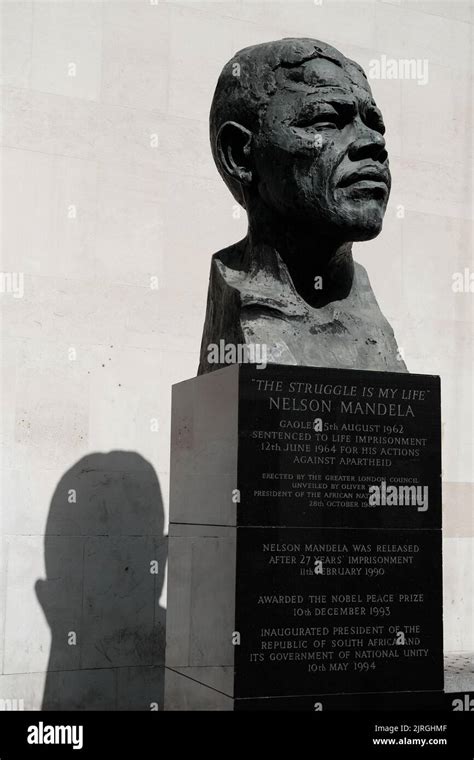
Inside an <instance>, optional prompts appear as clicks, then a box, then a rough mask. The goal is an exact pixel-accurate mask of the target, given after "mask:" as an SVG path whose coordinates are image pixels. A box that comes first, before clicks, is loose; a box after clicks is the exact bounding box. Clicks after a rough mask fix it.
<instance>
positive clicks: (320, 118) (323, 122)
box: [294, 113, 341, 129]
mask: <svg viewBox="0 0 474 760" xmlns="http://www.w3.org/2000/svg"><path fill="white" fill-rule="evenodd" d="M294 126H295V127H300V128H302V129H305V128H308V127H316V128H317V129H338V128H339V127H340V126H341V117H340V116H339V115H338V114H337V113H320V114H313V115H308V116H302V117H301V118H299V119H297V121H296V122H295V123H294Z"/></svg>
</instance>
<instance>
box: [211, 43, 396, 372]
mask: <svg viewBox="0 0 474 760" xmlns="http://www.w3.org/2000/svg"><path fill="white" fill-rule="evenodd" d="M384 131H385V128H384V124H383V119H382V114H381V112H380V110H379V109H378V108H377V106H376V104H375V101H374V98H373V96H372V93H371V90H370V87H369V84H368V81H367V78H366V76H365V74H364V72H363V70H362V68H361V67H360V66H359V65H358V64H357V63H354V62H353V61H351V60H349V59H348V58H346V57H345V56H344V55H342V53H340V52H339V51H338V50H336V49H335V48H333V47H331V46H330V45H327V44H325V43H323V42H319V41H317V40H312V39H293V38H289V39H283V40H279V41H275V42H267V43H263V44H261V45H255V46H252V47H248V48H245V49H244V50H241V51H240V52H239V53H237V54H236V55H235V56H234V58H232V60H230V61H229V62H228V63H227V64H226V66H225V67H224V69H223V71H222V73H221V75H220V77H219V81H218V83H217V87H216V91H215V94H214V99H213V103H212V108H211V114H210V137H211V146H212V152H213V156H214V160H215V162H216V165H217V168H218V170H219V172H220V174H221V176H222V177H223V179H224V181H225V183H226V185H227V187H228V188H229V190H230V191H231V193H232V194H233V196H234V198H235V199H236V200H237V201H238V203H239V204H241V205H242V206H243V207H244V208H245V210H246V212H247V215H248V233H247V235H246V237H245V238H244V239H243V240H241V241H240V242H239V243H236V244H235V245H232V246H230V247H229V248H226V249H224V250H222V251H219V252H218V253H216V254H215V255H214V256H213V258H212V264H211V274H210V282H209V292H208V301H207V311H206V318H205V324H204V330H203V337H202V345H201V357H200V364H199V370H198V374H202V373H205V372H209V371H212V370H214V369H218V368H219V367H222V366H223V363H222V362H216V361H210V360H209V347H210V346H211V345H216V344H218V343H219V342H222V341H223V342H224V343H225V344H231V345H233V346H236V345H243V346H251V345H260V346H264V347H265V349H266V360H267V362H268V363H278V364H296V365H311V366H318V367H339V368H352V369H371V370H382V371H383V370H385V371H395V372H406V371H407V369H406V366H405V364H404V362H403V360H402V358H401V356H400V354H399V350H398V347H397V344H396V341H395V338H394V334H393V330H392V328H391V327H390V325H389V323H388V322H387V320H386V319H385V317H384V316H383V314H382V312H381V311H380V308H379V306H378V304H377V301H376V299H375V296H374V293H373V291H372V288H371V286H370V282H369V279H368V276H367V273H366V271H365V269H364V268H363V267H362V266H360V264H358V263H356V262H354V260H353V258H352V243H353V242H354V241H358V240H370V239H372V238H374V237H375V236H376V235H378V234H379V232H380V230H381V228H382V222H383V217H384V213H385V210H386V207H387V202H388V197H389V193H390V184H391V179H390V171H389V163H388V155H387V150H386V147H385V140H384V136H383V135H384Z"/></svg>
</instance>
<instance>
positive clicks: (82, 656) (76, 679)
mask: <svg viewBox="0 0 474 760" xmlns="http://www.w3.org/2000/svg"><path fill="white" fill-rule="evenodd" d="M163 527H164V514H163V502H162V498H161V489H160V485H159V482H158V478H157V476H156V473H155V470H154V469H153V467H152V466H151V465H150V463H149V462H147V461H146V460H145V459H143V457H141V456H140V455H139V454H136V453H134V452H128V451H112V452H110V453H108V454H90V455H88V456H86V457H84V458H83V459H81V460H80V461H79V462H77V464H75V465H74V466H73V467H71V469H70V470H68V471H67V472H66V474H65V475H64V476H63V477H62V478H61V480H60V482H59V483H58V486H57V488H56V490H55V492H54V496H53V499H52V501H51V507H50V510H49V516H48V522H47V527H46V535H45V546H44V551H45V567H46V576H47V577H46V579H45V580H37V581H36V584H35V590H36V594H37V597H38V600H39V602H40V604H41V606H42V608H43V611H44V614H45V616H46V619H47V621H48V624H49V626H50V628H51V637H52V638H51V651H50V655H49V663H48V673H47V677H46V683H45V690H44V695H43V710H153V709H155V710H156V709H160V710H161V709H163V681H164V667H163V666H164V650H165V621H166V610H165V609H164V608H163V607H161V606H160V604H159V599H160V594H161V591H162V588H163V580H164V570H165V563H166V551H167V550H166V547H167V543H166V542H167V539H166V537H165V536H163Z"/></svg>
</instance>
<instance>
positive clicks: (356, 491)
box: [237, 365, 441, 529]
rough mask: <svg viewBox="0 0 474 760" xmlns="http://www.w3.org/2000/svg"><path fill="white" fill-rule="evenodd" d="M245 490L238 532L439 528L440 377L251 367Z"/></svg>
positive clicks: (244, 400) (244, 424) (242, 466)
mask: <svg viewBox="0 0 474 760" xmlns="http://www.w3.org/2000/svg"><path fill="white" fill-rule="evenodd" d="M318 421H320V422H318ZM318 426H319V428H318ZM315 427H316V428H318V429H316V430H315ZM384 484H385V486H384ZM373 486H379V487H380V488H381V489H382V491H381V495H382V501H383V494H385V497H386V498H385V502H386V503H382V504H380V505H374V504H370V503H369V496H370V495H371V491H370V490H369V489H371V487H373ZM392 486H395V487H396V488H397V489H398V488H399V487H405V488H410V489H411V492H410V494H411V496H410V499H411V502H413V501H414V500H415V498H418V497H419V498H420V503H418V502H417V503H415V504H414V503H409V504H407V503H406V501H407V500H408V501H410V499H409V498H408V492H407V494H406V495H405V496H404V497H403V499H404V503H400V498H399V496H398V494H397V496H396V497H395V502H396V503H395V504H390V497H389V496H388V492H387V489H390V488H391V487H392ZM238 487H239V490H240V493H241V501H240V504H239V508H238V511H237V521H238V525H289V526H296V525H308V526H312V527H316V526H322V527H357V528H362V527H365V528H371V529H375V528H385V527H389V528H417V529H419V528H440V527H441V423H440V383H439V378H438V377H435V376H430V375H414V374H405V373H395V372H391V373H389V372H365V371H357V370H340V369H324V368H317V367H291V366H282V365H278V366H277V365H271V366H268V367H267V369H261V370H258V369H256V367H255V366H254V365H243V366H242V367H241V369H240V393H239V455H238ZM414 488H417V489H418V490H417V491H416V492H415V491H414V490H413V489H414ZM424 489H427V490H426V491H425V490H424ZM423 494H425V496H426V499H425V502H424V503H423V504H422V503H421V498H422V496H423ZM412 496H413V498H411V497H412Z"/></svg>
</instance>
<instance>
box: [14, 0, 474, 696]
mask: <svg viewBox="0 0 474 760" xmlns="http://www.w3.org/2000/svg"><path fill="white" fill-rule="evenodd" d="M3 16H4V19H3V46H2V56H3V74H4V76H3V80H4V90H3V94H2V105H3V112H4V113H3V142H4V145H5V148H4V153H3V163H2V175H3V179H4V193H3V211H2V222H3V231H2V236H3V237H2V249H3V262H2V271H3V272H21V273H23V274H24V294H23V297H22V298H15V297H14V295H13V293H8V292H4V293H2V294H1V295H0V297H1V301H2V305H3V307H4V308H3V327H4V336H5V337H4V339H3V348H2V354H3V356H2V358H3V362H2V363H3V423H2V427H3V441H2V444H3V459H2V466H3V533H4V540H3V543H2V554H1V562H0V588H1V594H0V668H1V669H0V673H1V675H0V697H4V698H5V697H11V698H17V699H23V700H24V705H25V708H26V709H31V708H39V707H41V705H42V703H43V695H45V706H53V707H54V706H56V707H68V706H69V707H76V708H85V707H90V708H96V709H101V708H112V709H114V708H118V709H126V708H134V709H150V703H154V702H157V703H160V701H161V699H162V696H161V695H162V667H161V664H162V662H163V657H162V655H163V652H162V647H163V636H162V627H163V624H164V607H165V606H166V599H165V595H164V591H163V588H164V587H165V586H164V580H165V579H164V577H163V570H164V564H165V556H166V547H165V543H164V541H163V538H162V536H163V532H166V518H167V491H168V468H169V431H170V386H171V384H172V383H174V382H177V381H179V380H182V379H186V378H188V377H190V376H193V375H194V374H195V372H196V367H197V362H198V351H199V343H200V336H201V329H202V321H203V318H204V309H205V299H206V289H207V277H208V271H209V263H210V255H211V253H213V252H214V251H216V250H218V249H219V248H222V247H224V246H226V245H228V244H229V243H231V242H233V241H235V240H237V239H239V237H241V236H243V234H244V231H245V220H244V215H243V213H242V215H241V216H240V218H239V216H238V213H236V208H235V207H234V205H233V199H232V198H231V196H230V195H229V193H228V192H227V190H226V188H225V186H224V184H223V183H222V181H221V179H220V178H219V176H218V175H217V172H216V170H215V168H214V165H213V163H212V158H211V154H210V150H209V146H208V137H207V131H208V130H207V118H208V110H209V105H210V101H211V97H212V92H213V88H214V86H215V82H216V79H217V76H218V74H219V72H220V69H221V67H222V65H223V64H224V63H225V62H226V61H227V60H228V58H229V57H230V56H231V55H232V54H233V53H234V52H235V51H236V50H238V49H240V48H242V47H244V46H246V45H249V44H253V43H256V42H260V41H264V40H270V39H274V38H279V37H284V36H312V37H316V38H321V39H323V40H325V41H328V42H330V43H332V44H334V45H335V46H336V47H339V48H340V49H341V50H342V51H343V52H344V53H345V54H346V55H348V56H350V57H353V58H354V59H356V60H357V61H358V62H360V63H361V64H362V65H363V66H364V67H367V68H368V66H369V62H370V61H371V60H372V59H380V57H381V56H382V55H386V56H389V57H395V58H396V59H400V58H403V59H405V58H409V59H412V58H413V59H415V60H421V61H423V60H424V59H426V60H427V61H428V65H429V69H428V71H429V81H428V83H426V84H424V85H423V84H421V85H420V84H418V83H417V81H413V80H393V79H391V80H389V79H381V80H374V81H373V83H372V85H373V90H374V93H375V96H376V99H377V101H378V103H379V105H380V106H381V108H382V111H383V113H384V116H385V120H386V123H387V142H388V149H389V151H390V155H391V163H392V171H393V191H392V197H391V201H390V205H389V208H388V212H387V217H386V222H385V226H384V230H383V232H382V234H381V236H380V237H379V238H377V239H376V240H374V241H372V242H370V243H366V244H363V245H357V246H356V249H355V251H356V257H358V258H359V260H360V261H361V263H362V264H364V265H365V266H366V268H367V270H368V272H369V276H370V277H371V281H372V284H373V287H374V290H375V293H376V295H377V297H378V300H379V302H380V305H381V307H382V309H383V311H384V313H385V315H386V316H387V318H388V319H389V321H390V322H391V323H392V325H393V326H394V329H395V331H396V335H397V339H398V343H399V345H400V346H401V347H402V348H403V350H404V354H405V359H406V362H407V364H408V367H409V369H410V370H411V371H413V372H424V373H435V374H440V375H441V378H442V399H443V420H444V426H443V430H444V437H443V448H444V463H443V476H444V480H445V492H444V499H445V500H444V513H445V530H444V536H445V553H444V566H445V635H446V649H448V650H472V649H474V640H473V639H474V634H473V625H472V615H473V608H472V597H473V593H472V578H473V575H474V573H473V522H472V506H473V498H472V494H473V486H472V480H473V467H472V465H473V442H472V439H473V435H472V433H473V416H472V415H473V402H472V386H473V382H472V380H473V373H472V369H473V368H472V346H473V321H472V312H473V306H472V304H473V299H474V294H472V293H471V294H469V293H454V292H453V290H452V276H453V273H455V272H463V271H464V268H465V267H470V271H471V272H472V271H473V265H472V260H471V259H470V255H471V222H472V218H471V215H472V143H471V135H472V112H471V110H470V98H471V73H470V63H471V59H470V54H471V50H472V36H471V31H472V26H471V23H472V17H471V12H470V6H469V3H468V2H467V1H466V2H457V1H456V0H439V1H437V0H420V2H416V0H412V1H411V2H403V0H398V1H397V0H392V1H390V2H384V1H383V0H372V1H369V0H368V1H367V2H357V0H346V2H336V0H322V3H318V2H312V1H311V0H307V1H305V2H297V1H293V0H287V1H286V2H283V3H275V2H270V1H267V2H253V1H252V0H240V1H239V0H237V1H236V2H232V1H229V2H227V1H226V0H221V1H220V2H164V0H159V1H158V2H153V0H152V2H150V0H133V2H124V3H122V2H116V1H115V0H104V2H82V1H81V2H79V1H77V0H71V1H69V0H63V2H50V1H47V2H16V0H7V1H6V2H4V3H3ZM74 66H75V69H74ZM401 206H403V209H402V208H401ZM152 278H155V279H152ZM156 284H158V287H157V289H156V288H153V287H151V285H156ZM71 349H74V350H75V353H74V351H71ZM106 452H113V453H111V454H108V455H106ZM84 457H85V458H86V459H84ZM72 489H74V491H76V503H74V502H71V501H69V499H70V498H74V497H71V495H70V491H71V490H72ZM45 534H46V538H45ZM155 559H156V560H158V561H159V564H160V568H159V573H158V575H154V574H152V573H150V562H152V561H154V560H155ZM71 633H75V634H76V644H75V646H74V645H71V644H70V643H69V641H68V635H69V634H71ZM48 668H49V676H48V678H47V679H46V672H47V670H48ZM160 706H161V705H160Z"/></svg>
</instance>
